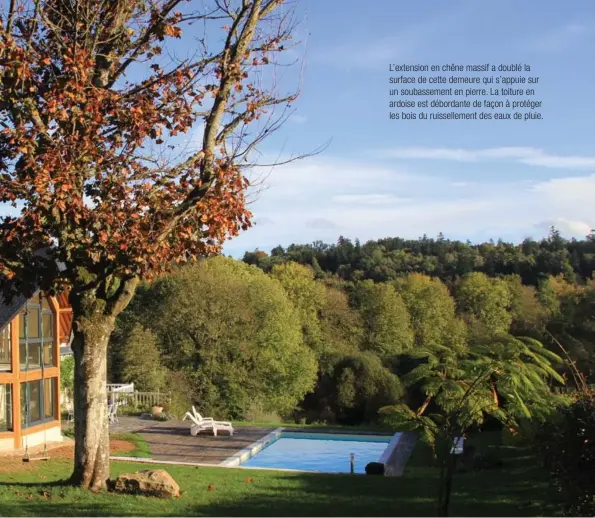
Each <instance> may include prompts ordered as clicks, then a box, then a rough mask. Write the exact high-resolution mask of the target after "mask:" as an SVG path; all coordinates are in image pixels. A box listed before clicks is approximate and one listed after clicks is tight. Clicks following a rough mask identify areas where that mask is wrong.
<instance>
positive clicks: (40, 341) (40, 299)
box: [19, 293, 58, 372]
mask: <svg viewBox="0 0 595 518" xmlns="http://www.w3.org/2000/svg"><path fill="white" fill-rule="evenodd" d="M44 302H45V303H44ZM30 309H32V310H36V311H37V326H38V330H39V332H38V334H39V336H38V337H34V338H32V337H30V336H28V337H27V342H28V346H29V351H31V347H35V348H36V349H37V350H38V354H39V365H37V364H34V365H33V366H31V365H30V364H29V358H28V357H26V356H27V355H26V353H25V354H21V353H22V352H23V351H21V347H22V346H24V345H26V344H25V338H24V336H21V325H22V326H23V329H24V325H25V324H24V322H25V315H24V312H25V311H28V310H30ZM44 315H45V316H50V330H51V331H50V333H51V336H49V337H44V336H43V317H44ZM28 318H30V317H28ZM55 319H56V315H55V314H54V311H53V310H52V306H51V305H50V303H49V300H48V298H47V297H46V296H44V295H43V294H41V293H37V294H35V295H34V296H33V297H31V299H30V300H28V301H27V303H26V305H25V309H24V311H22V312H21V313H19V320H20V322H19V356H20V360H19V363H20V366H19V367H20V370H21V372H23V371H29V370H42V369H44V368H51V367H57V361H58V360H57V358H56V354H55V350H54V349H55V341H56V340H57V338H56V337H55V336H53V335H54V334H55V328H54V326H55ZM46 348H48V349H49V351H50V363H45V351H46ZM29 356H31V354H29ZM23 359H24V360H25V361H24V362H23Z"/></svg>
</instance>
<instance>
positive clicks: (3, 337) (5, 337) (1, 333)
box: [0, 322, 13, 372]
mask: <svg viewBox="0 0 595 518" xmlns="http://www.w3.org/2000/svg"><path fill="white" fill-rule="evenodd" d="M0 343H6V344H8V345H7V351H8V352H7V354H8V363H0V372H12V370H13V369H12V322H8V323H7V324H6V325H5V326H4V327H3V328H2V329H0ZM2 350H4V348H2ZM6 366H8V368H6Z"/></svg>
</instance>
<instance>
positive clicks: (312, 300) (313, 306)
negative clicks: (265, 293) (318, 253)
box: [271, 261, 325, 353]
mask: <svg viewBox="0 0 595 518" xmlns="http://www.w3.org/2000/svg"><path fill="white" fill-rule="evenodd" d="M271 275H272V277H274V278H275V279H277V280H278V281H279V282H280V283H281V285H282V286H283V289H284V290H285V292H286V293H287V296H288V297H289V300H291V302H292V303H293V305H294V306H295V308H296V309H297V313H298V315H299V317H300V322H301V324H302V331H303V333H304V340H305V342H306V343H307V344H308V346H309V347H311V348H312V350H314V351H316V352H317V353H319V352H320V349H321V347H322V346H323V345H322V344H321V339H322V332H321V329H320V322H319V321H318V313H319V311H320V310H321V309H322V306H323V304H324V297H325V292H324V286H323V285H322V284H320V283H319V282H316V281H315V280H314V271H313V270H312V268H310V267H308V266H303V265H301V264H298V263H296V262H293V261H291V262H287V263H282V264H277V265H275V266H273V269H272V271H271Z"/></svg>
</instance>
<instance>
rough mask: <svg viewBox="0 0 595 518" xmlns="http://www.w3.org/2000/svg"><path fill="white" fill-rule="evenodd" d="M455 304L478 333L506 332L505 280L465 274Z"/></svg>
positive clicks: (507, 296)
mask: <svg viewBox="0 0 595 518" xmlns="http://www.w3.org/2000/svg"><path fill="white" fill-rule="evenodd" d="M455 298H456V301H457V305H458V308H459V310H460V311H461V313H462V314H463V315H464V317H465V318H466V320H467V321H468V323H469V324H470V326H471V327H472V328H473V329H474V330H475V331H476V332H478V333H480V334H487V335H490V334H495V333H503V332H504V333H505V332H508V330H509V328H510V324H511V322H512V316H511V314H510V312H509V308H510V304H511V296H510V291H509V289H508V285H507V284H506V282H505V281H503V280H501V279H495V278H489V277H488V276H487V275H485V274H483V273H479V272H474V273H470V274H468V275H465V276H464V277H463V278H462V279H461V281H460V282H459V285H458V286H457V290H456V293H455Z"/></svg>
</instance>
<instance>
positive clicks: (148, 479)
mask: <svg viewBox="0 0 595 518" xmlns="http://www.w3.org/2000/svg"><path fill="white" fill-rule="evenodd" d="M114 491H118V492H120V493H133V494H140V495H148V496H157V497H159V498H178V497H179V496H180V486H178V484H177V483H176V481H175V480H174V479H173V478H172V476H171V475H170V474H169V473H168V472H167V471H165V470H164V469H155V470H153V469H146V470H143V471H137V472H136V473H123V474H122V475H120V476H119V477H118V478H117V479H116V481H115V482H114Z"/></svg>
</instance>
